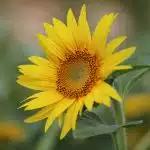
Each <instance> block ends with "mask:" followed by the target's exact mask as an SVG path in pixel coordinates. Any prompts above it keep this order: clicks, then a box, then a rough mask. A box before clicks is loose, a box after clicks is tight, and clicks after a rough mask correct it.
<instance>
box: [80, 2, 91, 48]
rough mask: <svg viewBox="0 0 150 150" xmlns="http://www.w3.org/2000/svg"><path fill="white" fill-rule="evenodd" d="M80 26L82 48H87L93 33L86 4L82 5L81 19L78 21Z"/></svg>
mask: <svg viewBox="0 0 150 150" xmlns="http://www.w3.org/2000/svg"><path fill="white" fill-rule="evenodd" d="M78 28H79V32H80V40H81V44H82V45H80V46H82V48H87V45H88V44H89V43H90V42H91V33H90V28H89V25H88V22H87V18H86V5H85V4H84V5H83V6H82V9H81V12H80V16H79V21H78Z"/></svg>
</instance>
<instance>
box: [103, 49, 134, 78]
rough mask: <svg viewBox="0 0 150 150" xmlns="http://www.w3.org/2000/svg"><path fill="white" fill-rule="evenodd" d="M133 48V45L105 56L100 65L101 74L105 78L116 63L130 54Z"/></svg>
mask: <svg viewBox="0 0 150 150" xmlns="http://www.w3.org/2000/svg"><path fill="white" fill-rule="evenodd" d="M135 49H136V48H135V47H130V48H127V49H124V50H122V51H120V52H117V53H115V54H113V55H111V56H109V57H107V58H106V59H105V60H104V61H103V64H102V66H101V76H102V77H104V78H106V77H107V76H108V75H109V74H110V73H112V71H113V70H114V68H115V67H116V66H117V65H118V64H120V63H122V62H123V61H124V60H126V59H127V58H128V57H129V56H131V55H132V54H133V53H134V52H135Z"/></svg>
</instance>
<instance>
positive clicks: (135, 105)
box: [124, 93, 150, 150]
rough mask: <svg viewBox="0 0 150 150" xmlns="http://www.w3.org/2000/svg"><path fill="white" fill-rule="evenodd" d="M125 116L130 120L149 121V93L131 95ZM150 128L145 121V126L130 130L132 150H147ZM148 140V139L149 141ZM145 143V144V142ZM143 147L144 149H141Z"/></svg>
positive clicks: (149, 142)
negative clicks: (146, 119)
mask: <svg viewBox="0 0 150 150" xmlns="http://www.w3.org/2000/svg"><path fill="white" fill-rule="evenodd" d="M124 107H125V114H126V118H127V119H128V120H134V119H140V120H144V119H145V118H148V119H149V115H150V94H149V93H139V94H134V95H131V96H129V97H128V98H127V100H126V101H125V105H124ZM149 126H150V124H149V123H148V122H145V121H144V124H143V125H142V126H139V127H134V128H129V129H127V131H128V136H127V137H128V146H129V149H130V150H132V149H133V150H134V148H135V150H139V149H142V150H146V145H145V143H146V144H147V146H148V145H149V144H150V140H149V137H150V136H147V135H149V132H150V131H149ZM147 138H148V139H147ZM144 141H145V142H144ZM141 147H142V148H141Z"/></svg>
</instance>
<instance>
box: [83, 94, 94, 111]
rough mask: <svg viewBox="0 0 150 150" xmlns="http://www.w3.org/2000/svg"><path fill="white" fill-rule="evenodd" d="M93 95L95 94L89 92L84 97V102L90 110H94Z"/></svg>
mask: <svg viewBox="0 0 150 150" xmlns="http://www.w3.org/2000/svg"><path fill="white" fill-rule="evenodd" d="M92 96H93V95H92V94H91V93H89V94H88V95H87V96H85V97H84V104H85V106H86V107H87V109H88V110H89V111H91V110H92V108H93V104H94V98H93V97H92Z"/></svg>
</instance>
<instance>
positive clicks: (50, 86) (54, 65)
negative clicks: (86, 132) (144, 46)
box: [17, 5, 135, 139]
mask: <svg viewBox="0 0 150 150" xmlns="http://www.w3.org/2000/svg"><path fill="white" fill-rule="evenodd" d="M116 17H117V14H115V13H110V14H107V15H105V16H103V17H102V18H101V20H100V21H99V22H98V24H97V26H96V28H95V30H94V32H93V34H92V35H91V32H90V28H89V25H88V22H87V18H86V6H85V5H83V6H82V8H81V12H80V16H79V19H78V22H77V21H76V19H75V17H74V14H73V12H72V10H71V9H69V11H68V14H67V25H65V24H64V23H63V22H62V21H60V20H58V19H56V18H54V19H53V25H50V24H48V23H44V27H45V31H46V36H44V35H42V34H38V35H37V37H38V40H39V42H40V45H41V46H42V48H43V50H44V53H45V54H46V56H47V58H46V59H45V58H42V57H37V56H31V57H29V60H30V61H31V62H32V63H33V64H32V65H20V66H19V71H20V72H21V73H22V75H20V76H19V77H18V80H17V82H18V83H19V84H21V85H22V86H25V87H27V88H30V89H33V90H37V91H39V92H38V93H36V94H34V95H32V96H30V97H28V98H27V102H26V103H25V104H23V105H22V106H21V108H22V107H25V110H33V109H40V110H39V111H38V112H37V113H36V114H35V115H33V116H31V117H29V118H27V119H26V120H25V122H27V123H32V122H35V121H39V120H42V119H46V125H45V131H47V130H48V128H49V127H50V126H51V124H52V123H53V122H54V120H56V119H58V122H59V125H61V126H62V131H61V135H60V138H61V139H62V138H63V137H64V136H65V135H66V134H67V133H68V132H69V131H70V130H71V129H72V130H74V129H75V127H76V120H77V116H78V115H79V114H81V112H82V109H83V106H84V105H85V106H86V108H87V109H88V110H91V109H92V107H93V104H94V102H96V103H100V104H104V105H106V106H108V107H110V106H111V102H110V98H113V99H115V100H117V101H121V98H120V96H119V95H118V93H117V92H116V90H115V89H114V88H113V87H111V86H110V85H109V84H108V83H106V82H105V80H106V79H107V77H108V76H109V75H110V74H111V73H112V72H113V71H115V70H123V69H129V68H131V66H130V65H119V64H120V63H121V62H123V61H124V60H125V59H127V58H128V57H129V56H130V55H132V53H133V52H134V51H135V47H130V48H126V49H123V50H121V51H119V52H116V53H114V51H115V49H116V48H117V47H118V46H119V45H120V44H121V43H122V42H123V41H124V40H125V39H126V36H120V37H117V38H115V39H113V40H112V41H110V42H109V43H108V44H107V36H108V34H109V31H110V28H111V26H112V24H113V22H114V20H115V19H116Z"/></svg>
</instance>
